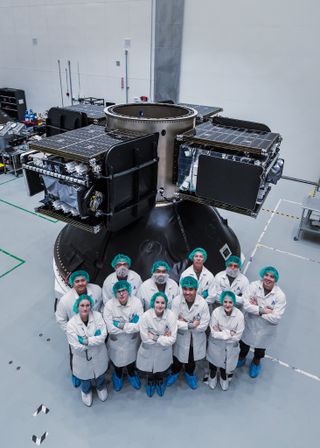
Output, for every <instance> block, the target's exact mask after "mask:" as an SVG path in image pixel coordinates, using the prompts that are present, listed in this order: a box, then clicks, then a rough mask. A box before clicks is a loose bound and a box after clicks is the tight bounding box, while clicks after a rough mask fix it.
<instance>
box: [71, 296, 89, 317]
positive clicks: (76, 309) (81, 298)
mask: <svg viewBox="0 0 320 448" xmlns="http://www.w3.org/2000/svg"><path fill="white" fill-rule="evenodd" d="M82 300H89V302H90V307H91V309H92V308H93V307H94V300H93V298H92V297H91V296H88V294H81V295H80V296H79V297H78V298H77V300H76V301H75V302H74V304H73V308H72V309H73V312H74V313H75V314H77V313H79V305H80V302H82Z"/></svg>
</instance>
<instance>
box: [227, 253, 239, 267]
mask: <svg viewBox="0 0 320 448" xmlns="http://www.w3.org/2000/svg"><path fill="white" fill-rule="evenodd" d="M230 263H237V265H238V266H239V269H241V266H242V261H241V259H240V258H239V257H237V256H236V255H230V257H229V258H227V259H226V267H228V266H229V264H230Z"/></svg>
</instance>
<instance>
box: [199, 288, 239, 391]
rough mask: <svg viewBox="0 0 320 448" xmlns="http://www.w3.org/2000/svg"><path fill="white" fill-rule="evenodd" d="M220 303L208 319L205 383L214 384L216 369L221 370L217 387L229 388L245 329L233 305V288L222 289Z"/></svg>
mask: <svg viewBox="0 0 320 448" xmlns="http://www.w3.org/2000/svg"><path fill="white" fill-rule="evenodd" d="M220 304H221V305H222V306H219V307H218V308H216V309H215V310H213V312H212V315H211V319H210V336H209V339H208V348H207V360H208V361H209V369H210V376H209V379H208V386H209V387H210V389H214V388H215V387H216V385H217V378H218V374H217V370H218V368H219V369H220V379H219V381H220V386H221V389H222V390H227V389H228V388H229V378H230V377H231V375H232V374H233V371H234V369H235V368H236V366H237V361H238V357H239V352H240V347H239V341H240V338H241V335H242V333H243V330H244V317H243V314H242V312H241V311H240V310H238V309H237V308H236V306H235V305H236V295H235V294H234V292H232V291H223V292H222V293H221V296H220Z"/></svg>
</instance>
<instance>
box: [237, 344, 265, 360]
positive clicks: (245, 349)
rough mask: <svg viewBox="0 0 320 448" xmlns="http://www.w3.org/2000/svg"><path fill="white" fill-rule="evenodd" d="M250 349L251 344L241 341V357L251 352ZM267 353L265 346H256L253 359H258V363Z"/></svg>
mask: <svg viewBox="0 0 320 448" xmlns="http://www.w3.org/2000/svg"><path fill="white" fill-rule="evenodd" d="M249 350H250V345H247V344H245V343H244V342H243V341H240V354H239V359H244V358H245V357H246V356H247V354H248V353H249ZM265 354H266V349H265V348H255V349H254V358H253V361H257V363H259V362H260V359H262V358H264V355H265Z"/></svg>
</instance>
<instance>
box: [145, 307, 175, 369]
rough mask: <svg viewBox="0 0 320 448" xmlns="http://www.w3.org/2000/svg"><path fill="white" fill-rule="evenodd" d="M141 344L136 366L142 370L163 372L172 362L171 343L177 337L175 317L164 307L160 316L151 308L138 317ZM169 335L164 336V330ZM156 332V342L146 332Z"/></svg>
mask: <svg viewBox="0 0 320 448" xmlns="http://www.w3.org/2000/svg"><path fill="white" fill-rule="evenodd" d="M139 327H140V336H141V344H140V347H139V350H138V356H137V367H138V369H139V370H141V371H143V372H152V373H156V372H164V371H165V370H167V369H168V368H169V367H170V365H171V364H172V361H173V358H172V345H173V344H174V343H175V340H176V338H177V319H176V316H175V315H174V313H173V312H172V311H171V310H168V309H166V310H165V311H164V313H163V316H162V317H157V315H156V313H155V311H154V309H153V308H150V309H149V310H148V311H146V312H145V313H143V315H142V317H141V319H140V325H139ZM167 329H168V330H169V331H171V336H164V333H165V331H166V330H167ZM149 332H152V333H154V334H158V335H159V338H158V340H157V342H155V341H153V340H152V339H151V338H150V337H149V335H148V333H149Z"/></svg>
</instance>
